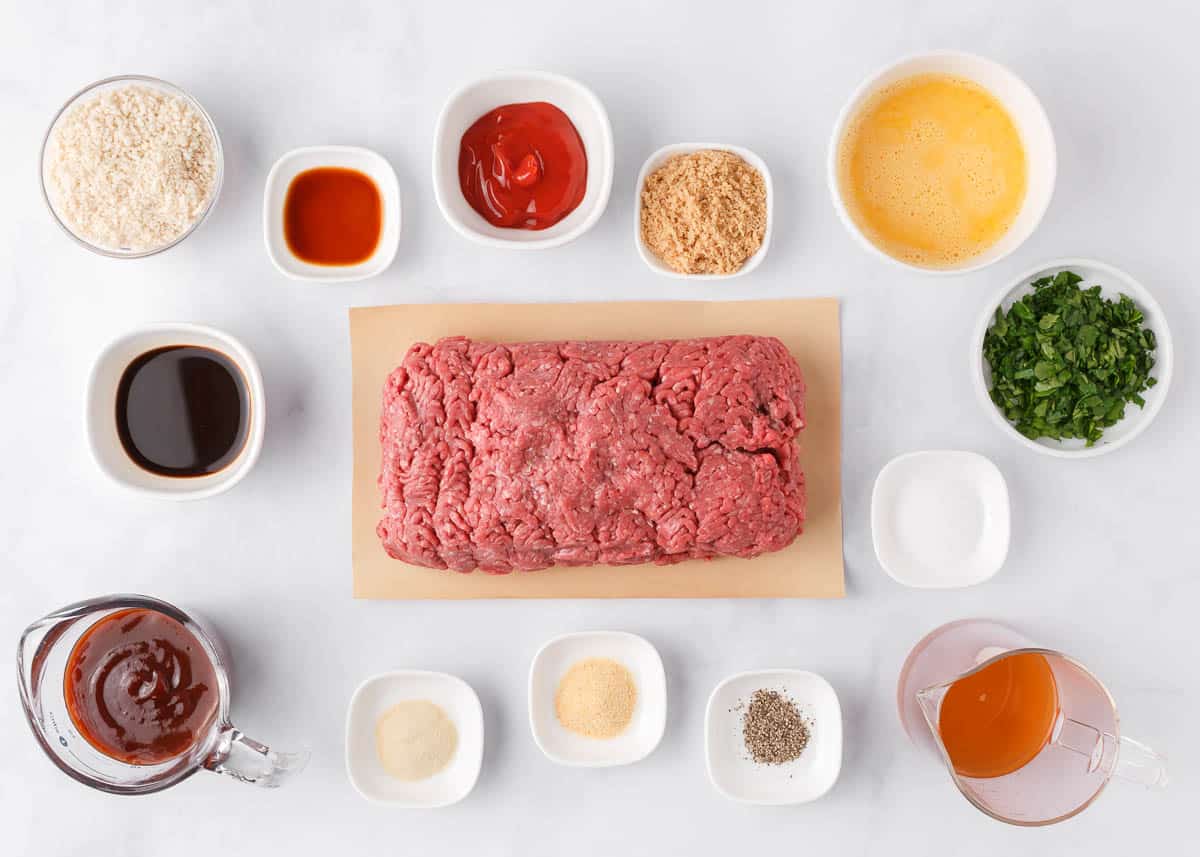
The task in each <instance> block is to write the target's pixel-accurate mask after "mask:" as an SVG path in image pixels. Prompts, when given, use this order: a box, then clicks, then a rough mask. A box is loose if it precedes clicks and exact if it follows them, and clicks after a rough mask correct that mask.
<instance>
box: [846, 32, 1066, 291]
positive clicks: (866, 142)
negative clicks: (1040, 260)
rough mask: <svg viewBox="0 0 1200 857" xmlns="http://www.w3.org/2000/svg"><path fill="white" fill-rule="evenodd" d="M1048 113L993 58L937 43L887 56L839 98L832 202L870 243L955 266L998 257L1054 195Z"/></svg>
mask: <svg viewBox="0 0 1200 857" xmlns="http://www.w3.org/2000/svg"><path fill="white" fill-rule="evenodd" d="M1056 173H1057V155H1056V152H1055V145H1054V134H1053V132H1052V130H1051V128H1050V121H1049V119H1047V117H1046V111H1045V110H1044V109H1043V108H1042V104H1041V102H1040V101H1038V98H1037V96H1036V95H1034V94H1033V91H1032V90H1031V89H1030V88H1029V87H1028V86H1027V85H1026V84H1025V82H1024V81H1022V80H1021V79H1020V78H1019V77H1017V76H1016V75H1015V74H1013V73H1012V72H1011V71H1009V70H1008V69H1007V68H1005V67H1004V66H1002V65H1000V64H999V63H996V62H993V61H991V60H988V59H984V58H983V57H978V56H975V55H973V54H967V53H961V52H957V51H936V52H933V53H928V54H921V55H918V56H911V57H907V58H905V59H902V60H900V61H899V62H896V63H893V64H892V65H889V66H887V67H886V68H884V69H882V70H881V71H879V72H877V73H876V74H874V75H872V76H871V77H869V78H868V79H867V80H866V81H864V82H863V83H862V84H861V85H860V86H859V87H858V89H856V90H855V92H854V94H853V95H852V96H851V97H850V100H849V101H848V102H847V104H846V106H845V107H843V108H842V112H841V113H840V114H839V116H838V119H837V122H836V123H835V124H834V127H833V135H832V137H831V139H830V143H829V163H828V179H829V190H830V193H831V195H832V196H833V204H834V208H836V209H837V212H838V215H839V216H840V217H841V219H842V222H843V223H844V224H845V225H846V228H847V229H848V230H849V231H850V233H851V234H852V235H853V236H854V237H855V238H856V239H858V241H859V242H860V243H861V244H862V245H863V246H864V247H866V248H867V249H869V250H870V251H871V252H873V253H876V254H878V255H879V256H881V257H883V258H884V259H887V260H888V261H891V262H893V263H895V264H897V265H899V266H901V267H903V268H907V269H910V270H915V271H922V272H925V273H931V274H961V273H965V272H967V271H975V270H978V269H980V268H984V267H986V266H988V265H990V264H992V263H993V262H997V261H999V260H1000V259H1003V258H1004V257H1005V256H1007V255H1008V254H1010V253H1012V252H1013V251H1014V250H1016V249H1017V248H1018V247H1020V246H1021V244H1022V243H1024V241H1025V239H1027V238H1028V237H1029V236H1030V235H1032V234H1033V231H1034V230H1035V229H1036V228H1037V226H1038V224H1039V223H1040V222H1041V220H1042V215H1044V214H1045V212H1046V208H1047V207H1048V206H1049V205H1050V198H1051V196H1053V194H1054V181H1055V175H1056Z"/></svg>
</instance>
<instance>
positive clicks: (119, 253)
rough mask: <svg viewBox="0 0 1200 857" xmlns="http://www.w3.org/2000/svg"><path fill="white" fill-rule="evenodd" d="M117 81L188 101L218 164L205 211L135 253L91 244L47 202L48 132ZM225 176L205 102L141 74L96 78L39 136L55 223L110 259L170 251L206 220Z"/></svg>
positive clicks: (42, 174)
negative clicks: (207, 135)
mask: <svg viewBox="0 0 1200 857" xmlns="http://www.w3.org/2000/svg"><path fill="white" fill-rule="evenodd" d="M119 83H143V84H147V85H149V86H151V87H155V88H158V89H161V90H163V91H165V92H168V93H170V94H171V95H176V96H178V97H180V98H182V99H184V100H185V101H186V102H187V103H188V104H190V105H191V106H192V107H193V108H194V109H195V111H196V112H197V113H198V114H199V115H200V116H201V117H203V119H204V122H205V124H206V125H207V126H208V132H209V133H210V134H211V135H212V139H213V155H214V159H215V161H216V166H217V175H216V180H215V181H214V183H213V189H212V193H211V194H210V195H209V198H208V204H207V205H205V207H204V211H202V212H201V213H200V216H199V217H197V218H196V219H195V220H194V221H193V222H192V224H191V225H190V226H189V227H188V228H187V229H186V230H184V232H183V233H181V234H180V235H179V236H178V237H176V238H175V239H174V240H172V241H169V242H168V243H166V244H163V245H162V246H161V247H152V248H150V249H149V250H139V251H136V252H130V251H125V250H114V249H112V248H109V247H101V246H99V245H97V244H93V243H92V242H90V241H88V240H87V239H85V238H83V237H82V236H80V235H77V234H75V231H74V230H73V229H71V227H70V226H68V225H67V224H66V223H64V222H63V220H62V218H61V217H59V216H58V212H57V211H55V209H54V203H52V202H51V201H50V192H49V190H48V189H47V187H46V150H47V149H48V148H49V146H50V135H51V134H53V133H54V128H55V126H56V125H58V120H59V119H61V118H62V117H63V115H64V114H65V113H66V112H67V111H68V110H70V109H71V108H72V107H74V106H75V105H76V104H77V103H78V102H79V101H80V100H81V99H82V98H84V97H86V96H88V95H90V94H91V93H93V92H95V91H96V90H98V89H100V88H101V87H105V86H111V85H113V84H119ZM224 178H225V153H224V150H223V149H222V147H221V135H220V134H219V133H217V123H216V122H214V121H213V118H212V116H210V115H209V114H208V111H207V110H205V109H204V105H202V104H201V103H200V102H199V101H197V100H196V99H195V98H194V97H193V96H192V95H190V94H189V93H188V92H186V91H185V90H183V89H180V88H179V87H178V86H176V85H175V84H173V83H171V82H170V81H166V80H163V79H161V78H158V77H151V76H149V75H144V74H118V75H114V76H112V77H106V78H103V79H102V80H97V81H95V82H94V83H89V84H88V85H87V86H85V87H84V88H83V89H81V90H79V91H78V92H76V93H75V94H74V95H72V96H71V97H70V98H68V99H67V101H66V103H65V104H63V106H62V107H60V108H59V109H58V112H56V113H55V114H54V118H53V119H51V120H50V125H49V126H48V127H47V128H46V133H45V136H43V137H42V148H41V152H40V153H39V156H38V185H39V187H41V189H42V200H43V201H44V202H45V203H46V208H47V209H49V211H50V216H51V217H53V218H54V222H55V223H57V224H58V225H59V227H60V228H61V229H62V230H63V232H65V233H67V235H68V236H69V237H70V238H71V240H72V241H74V242H75V243H76V244H78V245H80V246H81V247H85V248H87V249H88V250H91V251H92V252H93V253H98V254H99V255H101V256H107V257H109V258H111V259H142V258H145V257H146V256H154V255H156V254H158V253H162V252H164V251H166V250H170V249H171V248H172V247H174V246H175V245H176V244H178V243H179V242H181V241H183V239H185V238H187V237H188V236H189V235H191V234H192V233H193V232H195V231H196V230H197V229H198V228H199V227H200V224H202V223H203V222H204V221H205V220H207V219H208V216H209V214H211V213H212V210H213V208H214V207H216V204H217V198H218V197H219V196H220V195H221V185H222V183H223V181H224Z"/></svg>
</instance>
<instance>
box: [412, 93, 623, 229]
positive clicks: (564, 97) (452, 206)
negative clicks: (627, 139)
mask: <svg viewBox="0 0 1200 857" xmlns="http://www.w3.org/2000/svg"><path fill="white" fill-rule="evenodd" d="M530 101H545V102H549V103H550V104H553V105H554V106H555V107H557V108H558V109H559V110H561V111H562V112H563V113H566V114H567V117H568V118H569V119H570V120H571V124H573V125H574V126H575V130H577V131H578V132H579V136H580V138H581V139H582V140H583V148H584V152H585V153H586V154H587V189H586V190H585V191H584V195H583V201H582V202H580V203H579V205H578V206H577V207H576V208H575V210H574V211H572V212H571V213H570V214H568V215H567V216H566V217H564V218H563V219H562V220H560V221H559V222H558V223H555V224H554V225H553V226H550V227H548V228H546V229H540V230H530V229H505V228H502V227H499V226H493V225H492V224H490V223H488V222H487V221H486V220H484V219H483V217H481V216H480V215H479V213H478V212H477V211H475V209H473V208H471V205H470V203H468V202H467V200H466V198H465V197H464V196H463V193H462V188H461V187H460V185H459V178H458V154H459V148H460V146H461V144H462V136H463V133H464V132H465V131H466V130H467V129H468V128H470V127H471V125H472V124H474V122H475V121H476V120H477V119H479V117H480V116H483V115H484V114H485V113H488V112H489V111H491V110H494V109H495V108H497V107H502V106H503V105H505V104H522V103H526V102H530ZM612 180H613V133H612V125H611V124H610V123H609V121H608V111H607V110H605V109H604V104H603V103H602V102H601V101H600V99H599V98H597V97H596V94H595V93H594V92H592V91H591V90H590V89H588V88H587V87H586V86H584V85H583V84H582V83H580V82H579V81H577V80H572V79H571V78H569V77H565V76H563V75H561V74H553V73H551V72H546V71H502V72H498V73H496V74H492V75H489V76H488V77H484V78H481V79H479V80H475V81H472V82H470V83H468V84H466V85H464V86H462V87H460V88H459V89H458V90H456V91H455V92H453V93H452V94H451V95H450V97H449V98H448V99H447V100H446V104H445V106H444V107H442V112H441V114H440V115H439V116H438V120H437V127H436V129H435V130H434V135H433V193H434V197H435V198H436V199H437V204H438V208H439V209H441V212H442V216H443V217H444V218H446V222H447V223H449V224H450V225H451V226H452V227H454V229H455V231H457V232H458V233H459V234H460V235H463V236H464V237H466V238H469V239H471V240H472V241H474V242H476V243H477V244H483V245H485V246H488V247H502V248H506V249H510V250H545V249H548V248H551V247H559V246H561V245H563V244H566V243H567V242H569V241H574V240H575V239H576V238H578V237H579V236H580V235H582V234H583V233H585V232H587V231H588V230H589V229H591V228H592V227H593V226H594V225H595V224H596V221H598V220H599V219H600V216H601V215H602V214H604V209H605V208H607V207H608V198H609V195H610V194H611V193H612Z"/></svg>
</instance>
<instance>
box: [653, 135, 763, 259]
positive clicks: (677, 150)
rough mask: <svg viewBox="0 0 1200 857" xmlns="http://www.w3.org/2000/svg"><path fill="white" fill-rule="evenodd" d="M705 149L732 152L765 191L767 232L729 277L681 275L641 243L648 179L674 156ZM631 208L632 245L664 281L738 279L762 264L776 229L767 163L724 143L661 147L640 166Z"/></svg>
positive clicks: (746, 150)
mask: <svg viewBox="0 0 1200 857" xmlns="http://www.w3.org/2000/svg"><path fill="white" fill-rule="evenodd" d="M708 149H717V150H719V151H724V152H732V153H733V154H735V155H737V156H738V157H739V158H741V159H742V160H743V161H745V162H746V163H748V164H749V165H750V166H752V167H754V169H756V170H758V171H759V173H761V174H762V177H763V183H764V184H765V185H766V187H767V229H766V232H764V233H763V240H762V246H761V247H759V248H758V250H757V252H755V254H754V255H753V256H751V257H750V258H749V259H747V260H746V262H745V264H743V265H742V267H740V268H738V269H737V270H736V271H734V272H733V273H732V274H681V273H680V272H679V271H676V270H674V269H672V268H669V267H668V266H667V265H666V263H664V262H663V261H662V260H661V259H659V258H658V257H657V256H656V255H654V253H653V252H652V251H651V250H650V248H649V247H647V246H646V242H645V241H643V240H642V188H643V187H645V186H646V178H647V176H649V175H650V174H651V173H652V172H654V171H655V170H657V169H658V168H659V167H661V166H662V165H663V164H665V163H666V162H667V161H669V160H670V159H671V158H673V157H675V156H676V155H690V154H692V153H693V152H702V151H706V150H708ZM633 204H634V209H635V211H636V212H637V213H636V214H635V216H634V219H633V243H634V245H635V246H636V247H637V251H638V255H639V256H641V257H642V261H643V262H645V263H646V266H647V267H649V268H650V270H652V271H656V272H658V273H660V274H662V275H663V276H666V277H676V278H677V279H681V280H728V279H730V278H731V277H740V276H741V275H742V274H748V273H750V272H751V271H753V270H754V269H755V268H757V267H758V266H759V265H760V264H762V260H763V259H764V258H766V255H767V250H768V249H769V248H770V246H771V229H772V228H773V227H774V225H775V189H774V186H773V185H772V183H771V171H770V170H769V169H767V162H766V161H764V160H763V159H762V158H760V157H759V156H758V155H756V154H754V152H751V151H750V150H749V149H744V148H742V147H741V146H730V145H727V144H725V143H672V144H671V145H669V146H663V147H662V148H661V149H659V150H658V151H657V152H655V153H654V154H653V155H651V156H650V157H648V158H647V159H646V162H645V163H644V164H642V169H641V171H640V172H639V173H638V177H637V188H636V190H635V193H634V195H633Z"/></svg>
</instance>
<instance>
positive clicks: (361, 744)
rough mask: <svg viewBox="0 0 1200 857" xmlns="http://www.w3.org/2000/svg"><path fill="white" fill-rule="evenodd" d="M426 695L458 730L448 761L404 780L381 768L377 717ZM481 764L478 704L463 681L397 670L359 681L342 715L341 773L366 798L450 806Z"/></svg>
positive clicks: (464, 792) (399, 803) (402, 804)
mask: <svg viewBox="0 0 1200 857" xmlns="http://www.w3.org/2000/svg"><path fill="white" fill-rule="evenodd" d="M422 699H427V700H429V701H430V702H432V703H434V704H436V705H440V706H441V707H442V709H443V710H445V712H446V715H447V716H448V717H449V718H450V720H451V721H453V723H454V726H455V728H456V729H457V730H458V748H457V749H456V750H455V753H454V758H453V759H451V760H450V764H449V765H447V766H446V767H445V769H444V770H442V771H441V772H440V773H437V774H434V775H433V776H432V777H429V778H428V779H425V780H418V781H416V782H405V781H403V780H398V779H396V778H395V777H393V776H392V775H391V774H389V773H388V772H387V771H385V770H384V769H383V765H382V764H381V763H380V761H379V753H378V751H377V750H376V747H375V726H376V724H377V723H378V722H379V718H380V717H382V716H383V714H384V713H385V712H386V711H387V710H388V709H389V708H391V707H392V706H393V705H396V704H397V703H400V702H404V701H406V700H422ZM482 766H483V706H482V705H480V703H479V697H478V696H477V695H476V694H475V691H474V690H473V689H472V688H471V686H470V685H469V684H467V683H466V682H465V681H463V680H462V679H460V678H458V677H457V676H452V675H449V674H447V673H439V672H426V671H424V670H399V671H397V672H390V673H381V674H379V675H376V676H372V677H371V678H369V679H367V680H366V681H364V682H363V683H362V684H360V685H359V686H358V689H357V690H356V691H354V696H352V697H351V699H350V710H349V711H348V713H347V714H346V773H347V775H348V776H349V777H350V783H351V784H352V785H353V786H354V788H355V789H356V790H357V791H358V793H359V794H360V795H362V796H363V797H364V798H366V799H367V800H369V801H373V802H376V803H387V804H392V805H394V806H400V807H406V808H412V809H434V808H437V807H442V806H449V805H450V804H452V803H457V802H458V801H460V800H462V799H463V798H465V797H466V796H467V795H468V794H470V793H471V789H473V788H475V782H476V780H478V779H479V771H480V768H481V767H482Z"/></svg>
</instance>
